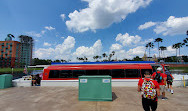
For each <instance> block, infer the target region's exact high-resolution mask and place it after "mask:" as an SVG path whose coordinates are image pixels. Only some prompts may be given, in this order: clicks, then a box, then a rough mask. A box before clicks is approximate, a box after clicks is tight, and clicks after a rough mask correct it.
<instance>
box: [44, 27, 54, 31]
mask: <svg viewBox="0 0 188 111" xmlns="http://www.w3.org/2000/svg"><path fill="white" fill-rule="evenodd" d="M44 28H45V29H47V30H54V29H55V28H54V27H52V26H46V27H44Z"/></svg>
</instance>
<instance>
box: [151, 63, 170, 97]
mask: <svg viewBox="0 0 188 111" xmlns="http://www.w3.org/2000/svg"><path fill="white" fill-rule="evenodd" d="M161 71H162V68H161V67H158V68H157V72H154V73H153V74H152V79H154V80H156V81H157V82H158V83H159V86H160V90H161V92H162V100H166V99H167V98H166V97H165V85H166V79H167V76H166V74H163V73H161ZM159 75H160V76H159Z"/></svg>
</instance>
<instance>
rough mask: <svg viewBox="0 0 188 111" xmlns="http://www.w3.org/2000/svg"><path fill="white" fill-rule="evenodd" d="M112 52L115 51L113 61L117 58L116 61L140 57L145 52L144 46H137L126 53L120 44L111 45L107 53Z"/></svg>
mask: <svg viewBox="0 0 188 111" xmlns="http://www.w3.org/2000/svg"><path fill="white" fill-rule="evenodd" d="M112 51H115V55H114V56H113V59H114V58H116V57H117V59H121V60H122V59H132V58H133V57H135V56H140V57H142V56H143V55H144V52H145V47H144V46H137V47H135V48H132V49H129V50H128V51H126V50H125V49H123V47H122V46H121V45H120V44H112V46H111V47H110V51H109V53H111V52H112Z"/></svg>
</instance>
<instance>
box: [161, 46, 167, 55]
mask: <svg viewBox="0 0 188 111" xmlns="http://www.w3.org/2000/svg"><path fill="white" fill-rule="evenodd" d="M159 49H160V50H161V56H162V54H163V57H164V51H165V50H166V49H167V48H166V47H164V46H160V47H159Z"/></svg>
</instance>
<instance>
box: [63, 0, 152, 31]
mask: <svg viewBox="0 0 188 111" xmlns="http://www.w3.org/2000/svg"><path fill="white" fill-rule="evenodd" d="M83 1H85V2H88V4H89V5H88V7H87V8H85V9H81V10H79V11H77V10H75V11H74V12H72V13H70V14H69V15H68V17H69V18H70V20H68V21H66V25H67V27H68V29H69V30H73V31H75V32H85V31H88V30H92V31H95V30H96V29H104V28H107V27H109V26H110V25H111V24H113V23H119V22H121V21H123V20H124V19H125V18H126V16H127V15H128V14H130V13H134V12H136V11H137V10H138V9H139V8H140V7H146V6H147V5H149V3H150V2H151V1H152V0H83Z"/></svg>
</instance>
